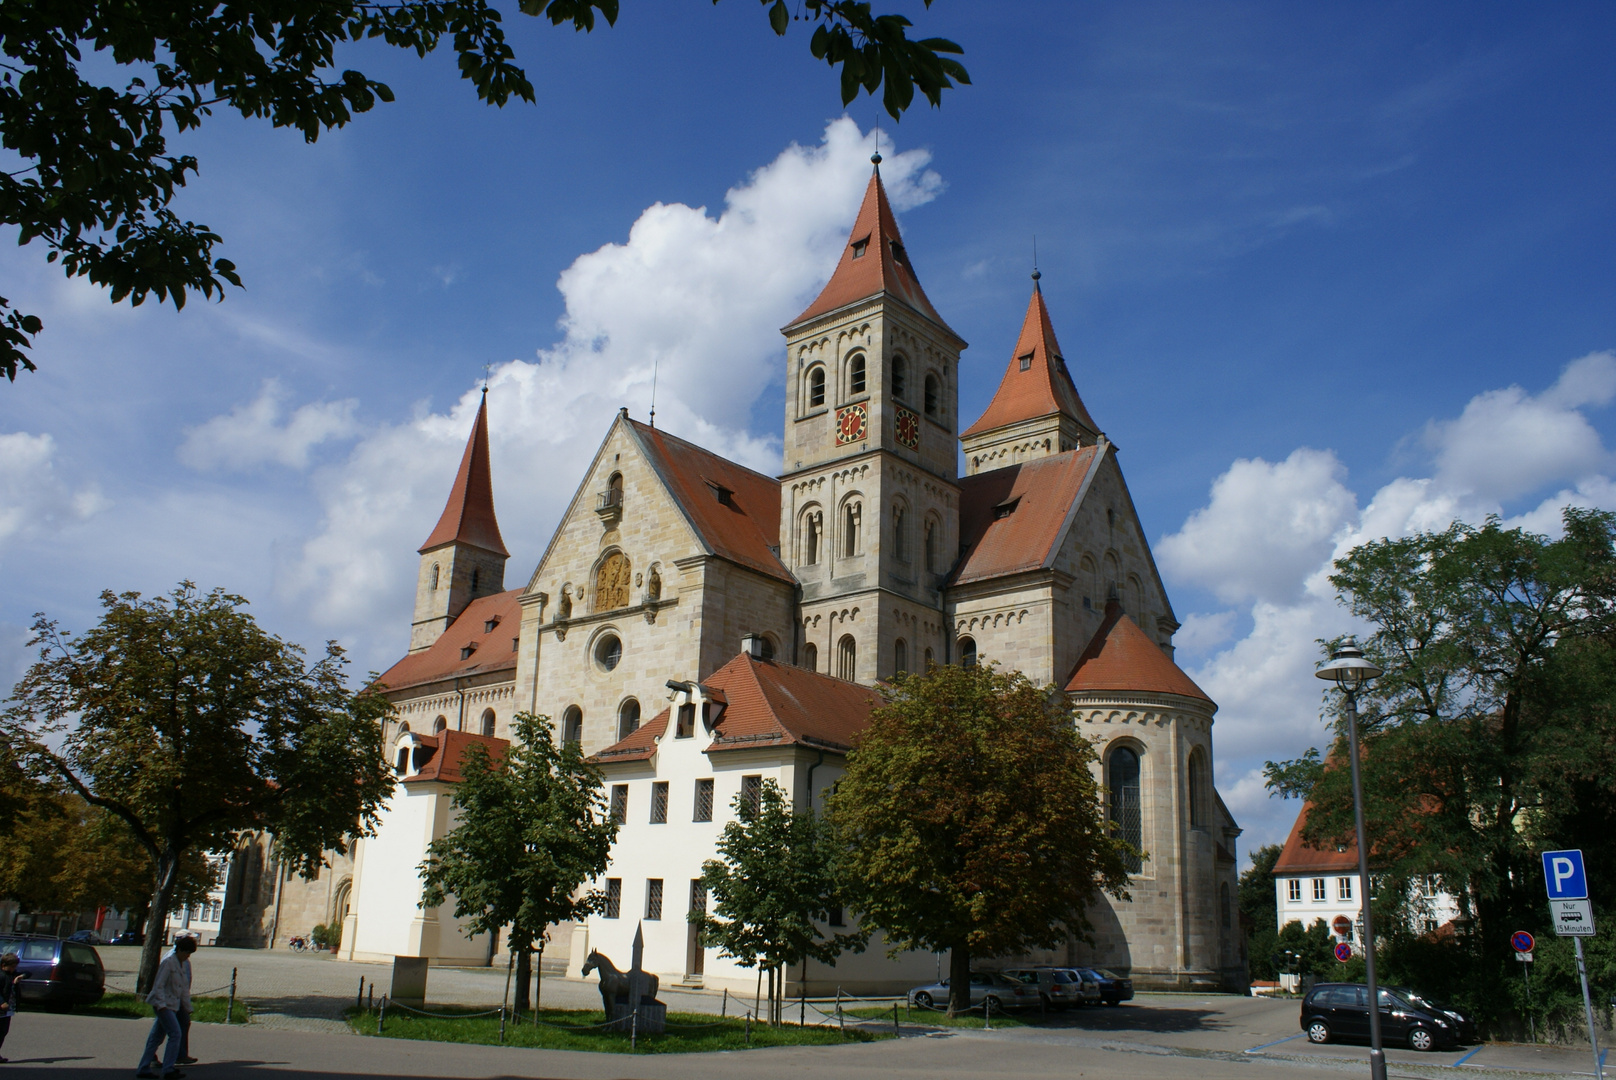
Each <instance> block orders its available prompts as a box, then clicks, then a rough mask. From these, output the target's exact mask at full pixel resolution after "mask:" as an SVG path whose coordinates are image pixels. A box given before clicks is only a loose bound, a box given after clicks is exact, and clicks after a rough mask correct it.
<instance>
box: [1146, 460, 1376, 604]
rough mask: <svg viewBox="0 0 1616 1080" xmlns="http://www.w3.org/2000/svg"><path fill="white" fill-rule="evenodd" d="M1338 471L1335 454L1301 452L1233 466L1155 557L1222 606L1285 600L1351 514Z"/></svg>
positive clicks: (1354, 504)
mask: <svg viewBox="0 0 1616 1080" xmlns="http://www.w3.org/2000/svg"><path fill="white" fill-rule="evenodd" d="M1345 471H1346V470H1345V469H1343V468H1342V466H1341V463H1340V462H1339V461H1337V460H1336V458H1335V455H1334V454H1332V453H1330V452H1329V451H1320V450H1309V449H1307V448H1305V447H1304V448H1302V449H1299V450H1295V451H1293V452H1292V453H1291V455H1290V457H1288V458H1286V459H1285V460H1284V461H1281V462H1278V463H1269V462H1267V461H1264V460H1262V459H1261V458H1255V459H1252V460H1249V461H1248V460H1245V459H1241V460H1239V461H1236V462H1235V463H1234V464H1233V465H1231V466H1229V469H1228V471H1227V472H1225V473H1224V474H1223V475H1222V476H1220V477H1218V478H1217V480H1216V481H1214V482H1213V484H1212V497H1211V501H1210V502H1208V503H1207V505H1206V506H1205V507H1203V508H1201V509H1200V510H1197V511H1195V513H1193V514H1191V515H1190V517H1189V519H1188V520H1187V521H1185V522H1184V527H1183V528H1182V529H1180V530H1179V531H1178V532H1176V533H1173V534H1172V535H1170V536H1167V537H1164V538H1163V539H1162V540H1161V542H1160V543H1158V544H1157V545H1156V556H1157V558H1158V559H1160V560H1161V563H1162V567H1163V569H1164V570H1166V571H1167V572H1168V573H1169V574H1171V575H1173V576H1175V577H1177V578H1178V579H1180V580H1182V581H1189V582H1193V583H1195V584H1197V585H1201V586H1203V587H1205V588H1208V589H1210V590H1211V591H1212V592H1213V593H1215V594H1216V595H1217V597H1218V598H1219V599H1220V600H1223V601H1225V602H1228V603H1233V602H1236V601H1241V600H1251V599H1263V600H1270V601H1276V600H1284V599H1289V598H1291V597H1293V596H1295V594H1296V593H1297V591H1298V589H1299V588H1300V586H1301V583H1302V580H1303V579H1304V578H1305V576H1306V574H1307V573H1308V572H1309V571H1311V570H1313V569H1314V568H1316V567H1317V566H1318V565H1319V560H1320V559H1322V558H1324V557H1325V556H1326V555H1328V554H1329V553H1330V550H1331V548H1332V547H1333V540H1334V538H1335V536H1336V534H1337V533H1338V532H1339V531H1340V530H1341V528H1342V526H1343V525H1345V524H1346V523H1347V522H1348V521H1350V520H1351V518H1352V516H1353V514H1354V512H1355V510H1356V509H1357V500H1356V499H1355V498H1354V497H1353V494H1352V492H1350V491H1348V490H1347V489H1346V487H1345V486H1344V485H1343V484H1342V483H1341V477H1342V476H1343V475H1344V474H1345Z"/></svg>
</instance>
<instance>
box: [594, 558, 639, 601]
mask: <svg viewBox="0 0 1616 1080" xmlns="http://www.w3.org/2000/svg"><path fill="white" fill-rule="evenodd" d="M633 584H634V573H633V571H632V569H631V568H630V567H629V563H628V556H627V555H624V554H623V553H622V552H621V551H614V552H612V553H611V554H610V555H608V556H606V557H605V558H604V559H602V560H601V563H600V569H598V570H596V571H595V610H596V611H615V610H616V609H617V608H622V607H628V605H629V587H630V586H631V585H633Z"/></svg>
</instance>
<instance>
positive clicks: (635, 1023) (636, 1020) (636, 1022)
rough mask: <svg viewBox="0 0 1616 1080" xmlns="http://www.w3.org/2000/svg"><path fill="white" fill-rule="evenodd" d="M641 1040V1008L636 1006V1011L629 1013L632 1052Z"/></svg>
mask: <svg viewBox="0 0 1616 1080" xmlns="http://www.w3.org/2000/svg"><path fill="white" fill-rule="evenodd" d="M639 1041H640V1009H639V1006H635V1008H634V1011H633V1012H631V1013H629V1014H628V1048H629V1052H630V1053H632V1052H633V1051H634V1048H635V1047H636V1046H638V1045H639Z"/></svg>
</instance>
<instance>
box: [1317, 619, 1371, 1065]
mask: <svg viewBox="0 0 1616 1080" xmlns="http://www.w3.org/2000/svg"><path fill="white" fill-rule="evenodd" d="M1382 671H1383V669H1382V668H1378V667H1376V666H1375V665H1374V664H1372V663H1370V662H1369V661H1368V660H1365V659H1364V654H1363V650H1362V649H1360V648H1358V643H1357V642H1356V641H1355V640H1353V639H1352V638H1350V637H1349V638H1348V639H1347V640H1346V641H1344V642H1342V643H1341V646H1340V648H1338V649H1336V650H1335V652H1333V653H1331V654H1330V659H1329V662H1328V663H1324V664H1320V665H1319V666H1318V669H1317V670H1316V671H1314V672H1313V674H1314V675H1317V676H1318V677H1319V678H1321V679H1324V680H1325V681H1326V682H1333V683H1335V684H1336V687H1337V688H1338V689H1340V691H1341V693H1342V696H1343V697H1344V698H1345V699H1346V709H1345V710H1344V711H1345V713H1346V717H1347V750H1348V753H1349V754H1350V756H1351V760H1352V817H1353V825H1354V826H1355V828H1356V830H1357V837H1358V895H1359V896H1361V897H1362V898H1363V908H1362V911H1363V951H1364V981H1365V982H1367V983H1368V984H1369V986H1368V990H1369V1076H1370V1080H1386V1051H1385V1050H1384V1049H1382V1047H1381V1043H1380V985H1379V983H1377V982H1376V981H1375V921H1374V916H1373V915H1372V914H1371V912H1370V906H1371V905H1370V900H1371V894H1370V892H1369V843H1368V839H1367V838H1366V837H1365V836H1364V814H1363V784H1362V782H1361V781H1360V780H1359V777H1358V691H1359V690H1360V689H1362V688H1363V686H1364V684H1365V683H1367V682H1368V681H1369V680H1370V679H1373V678H1375V677H1376V676H1378V675H1380V674H1381V673H1382Z"/></svg>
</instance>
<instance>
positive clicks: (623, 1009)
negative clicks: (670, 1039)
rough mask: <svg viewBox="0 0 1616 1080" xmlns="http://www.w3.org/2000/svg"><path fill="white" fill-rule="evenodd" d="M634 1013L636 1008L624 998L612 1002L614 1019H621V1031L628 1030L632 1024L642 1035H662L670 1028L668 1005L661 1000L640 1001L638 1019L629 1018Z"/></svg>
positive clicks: (619, 1028)
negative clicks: (632, 1007) (631, 1006)
mask: <svg viewBox="0 0 1616 1080" xmlns="http://www.w3.org/2000/svg"><path fill="white" fill-rule="evenodd" d="M633 1014H634V1010H633V1009H631V1008H630V1007H629V1004H628V1002H626V1001H624V1000H623V999H622V998H618V999H617V1001H616V1002H614V1003H613V1004H612V1019H613V1020H614V1021H621V1022H620V1023H619V1024H618V1030H620V1031H628V1030H629V1029H630V1027H631V1026H632V1028H633V1030H635V1031H637V1032H638V1033H639V1034H641V1035H661V1034H663V1033H664V1032H666V1031H667V1030H668V1007H667V1006H666V1005H664V1004H662V1003H661V1002H660V1001H642V1002H640V1018H639V1020H638V1021H632V1020H630V1019H629V1017H630V1016H632V1015H633Z"/></svg>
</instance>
